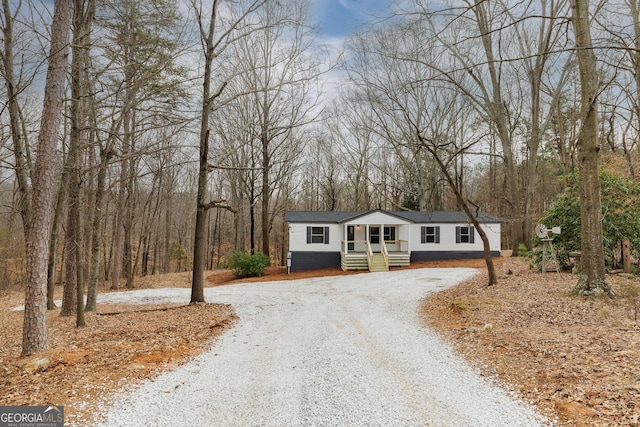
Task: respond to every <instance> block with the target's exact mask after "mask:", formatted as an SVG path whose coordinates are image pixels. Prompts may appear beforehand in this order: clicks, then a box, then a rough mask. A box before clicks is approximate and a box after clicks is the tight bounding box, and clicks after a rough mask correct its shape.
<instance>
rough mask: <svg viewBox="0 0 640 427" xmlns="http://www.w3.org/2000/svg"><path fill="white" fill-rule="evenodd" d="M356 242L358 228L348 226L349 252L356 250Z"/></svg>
mask: <svg viewBox="0 0 640 427" xmlns="http://www.w3.org/2000/svg"><path fill="white" fill-rule="evenodd" d="M354 240H356V228H355V227H354V226H353V225H347V250H349V251H352V250H354V248H355V242H354Z"/></svg>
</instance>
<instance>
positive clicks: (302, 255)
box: [290, 251, 500, 271]
mask: <svg viewBox="0 0 640 427" xmlns="http://www.w3.org/2000/svg"><path fill="white" fill-rule="evenodd" d="M491 256H492V257H499V256H500V251H492V252H491ZM469 258H484V252H482V251H444V252H443V251H440V252H435V251H434V252H419V251H413V252H411V262H414V261H433V260H445V259H469ZM339 267H341V258H340V253H339V252H291V270H290V271H305V270H319V269H322V268H339Z"/></svg>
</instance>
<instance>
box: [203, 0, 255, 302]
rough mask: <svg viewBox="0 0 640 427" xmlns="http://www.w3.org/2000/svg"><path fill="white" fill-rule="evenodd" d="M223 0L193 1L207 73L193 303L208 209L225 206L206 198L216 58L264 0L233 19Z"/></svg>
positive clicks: (222, 85)
mask: <svg viewBox="0 0 640 427" xmlns="http://www.w3.org/2000/svg"><path fill="white" fill-rule="evenodd" d="M220 3H221V0H213V3H212V4H211V6H210V9H209V11H208V13H207V12H206V11H205V10H204V6H202V5H201V4H198V3H197V2H195V1H194V2H192V7H193V10H194V12H195V14H196V17H197V21H198V22H197V23H198V27H199V29H200V42H201V44H202V50H203V55H204V75H203V86H202V107H201V108H202V110H201V113H200V132H199V144H198V146H199V156H198V162H199V169H198V183H197V196H196V199H197V201H196V223H195V230H194V240H193V278H192V282H191V302H192V303H195V302H204V266H205V264H206V262H205V260H206V248H205V239H206V237H207V234H206V227H207V223H208V219H207V215H208V211H209V210H210V209H213V208H225V207H228V205H226V204H225V200H212V201H207V178H208V175H209V171H210V167H209V133H210V130H209V118H210V116H211V112H212V111H213V110H214V109H215V107H216V104H215V103H216V100H217V99H218V98H219V97H220V95H222V92H223V91H224V89H225V87H226V85H227V84H228V82H227V81H223V82H222V83H220V85H219V86H218V88H217V90H214V89H213V88H212V85H213V84H214V82H213V81H212V79H213V76H214V65H215V64H214V61H215V59H216V58H217V57H218V56H220V55H221V54H222V52H224V50H226V49H227V47H228V46H229V45H230V44H231V43H233V42H234V41H235V40H236V37H238V36H239V34H238V31H237V30H238V28H239V27H240V26H241V24H243V23H247V24H248V22H247V17H248V16H250V15H251V14H252V13H254V12H255V11H256V10H258V9H259V8H260V7H262V5H263V4H264V3H265V0H255V1H250V2H249V3H248V5H247V6H246V7H245V8H243V9H241V11H240V12H238V13H237V15H232V18H231V20H230V21H225V20H224V17H223V16H221V14H220V10H219V8H220Z"/></svg>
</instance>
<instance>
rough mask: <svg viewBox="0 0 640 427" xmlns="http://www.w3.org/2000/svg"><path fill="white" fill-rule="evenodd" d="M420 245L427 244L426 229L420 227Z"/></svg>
mask: <svg viewBox="0 0 640 427" xmlns="http://www.w3.org/2000/svg"><path fill="white" fill-rule="evenodd" d="M420 243H427V227H420Z"/></svg>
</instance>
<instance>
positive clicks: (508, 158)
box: [474, 0, 523, 255]
mask: <svg viewBox="0 0 640 427" xmlns="http://www.w3.org/2000/svg"><path fill="white" fill-rule="evenodd" d="M474 1H475V7H474V12H475V14H476V19H477V21H478V29H479V30H480V34H481V37H482V44H483V47H484V51H485V55H486V57H487V68H488V70H489V77H490V79H491V88H492V95H491V100H490V102H491V105H490V106H489V108H490V111H491V118H492V120H493V123H494V125H495V128H496V131H497V133H498V138H499V139H500V143H501V145H502V156H503V158H504V167H505V175H506V178H507V179H506V184H507V197H508V200H507V201H508V204H509V216H510V219H511V220H512V226H511V246H512V249H513V253H514V254H516V255H517V252H518V251H517V249H518V246H519V245H520V243H522V241H523V221H522V219H521V209H520V205H521V200H520V193H519V189H518V184H517V183H518V179H517V174H516V167H515V160H514V158H513V147H512V146H511V134H510V131H509V121H508V112H507V107H506V106H505V103H504V100H503V98H502V89H501V86H500V78H499V77H498V70H496V63H497V62H496V61H495V58H494V55H493V42H492V37H491V35H492V32H491V30H490V28H489V23H488V19H487V15H486V11H485V9H484V8H485V5H486V4H485V3H484V2H483V1H482V0H474Z"/></svg>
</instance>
